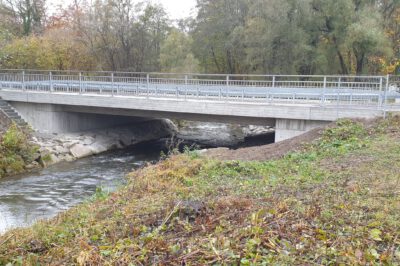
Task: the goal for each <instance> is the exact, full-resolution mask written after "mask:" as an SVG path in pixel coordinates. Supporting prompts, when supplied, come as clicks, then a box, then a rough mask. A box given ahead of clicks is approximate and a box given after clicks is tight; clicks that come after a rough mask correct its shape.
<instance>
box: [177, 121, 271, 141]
mask: <svg viewBox="0 0 400 266" xmlns="http://www.w3.org/2000/svg"><path fill="white" fill-rule="evenodd" d="M176 124H177V127H178V132H177V135H176V137H177V138H178V139H181V140H183V141H184V142H185V143H188V144H189V143H190V144H192V143H195V144H198V145H199V146H202V147H235V146H237V145H240V144H241V143H243V142H245V141H246V140H247V139H248V138H252V137H257V136H263V135H267V134H272V133H273V132H274V129H273V128H271V127H268V126H242V125H237V124H221V123H203V122H189V121H179V122H177V123H176Z"/></svg>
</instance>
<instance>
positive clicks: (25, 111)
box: [10, 102, 328, 141]
mask: <svg viewBox="0 0 400 266" xmlns="http://www.w3.org/2000/svg"><path fill="white" fill-rule="evenodd" d="M10 104H12V105H13V106H14V108H15V109H16V110H18V112H19V113H20V114H21V116H22V117H23V118H24V119H25V120H26V121H27V122H28V123H29V124H30V125H31V126H32V127H33V128H34V129H35V130H37V131H39V132H41V133H72V132H81V131H86V130H95V129H102V128H109V127H114V126H122V125H132V124H135V123H138V122H143V121H146V120H152V119H159V118H167V119H180V120H190V121H199V122H217V123H232V124H241V125H260V126H270V127H275V128H276V137H275V141H282V140H285V139H288V138H292V137H295V136H298V135H301V134H303V133H305V132H307V131H309V130H311V129H313V128H316V127H320V126H323V125H325V124H326V123H328V122H327V121H307V120H293V119H274V118H252V117H250V118H249V117H240V116H227V115H225V116H223V115H220V116H218V115H216V116H209V115H202V114H191V115H190V116H189V115H188V114H182V113H174V112H159V111H143V110H130V109H116V108H101V107H84V106H71V105H53V104H37V103H23V102H10Z"/></svg>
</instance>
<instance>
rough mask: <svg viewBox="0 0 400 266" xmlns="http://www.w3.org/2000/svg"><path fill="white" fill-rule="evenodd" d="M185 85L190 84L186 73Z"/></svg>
mask: <svg viewBox="0 0 400 266" xmlns="http://www.w3.org/2000/svg"><path fill="white" fill-rule="evenodd" d="M185 85H188V76H187V75H185Z"/></svg>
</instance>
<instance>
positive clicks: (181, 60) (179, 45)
mask: <svg viewBox="0 0 400 266" xmlns="http://www.w3.org/2000/svg"><path fill="white" fill-rule="evenodd" d="M192 43H193V40H192V39H191V37H190V36H188V35H187V34H185V33H183V32H180V31H179V30H177V29H172V30H171V31H170V33H169V35H168V37H167V39H166V40H165V41H164V43H163V44H162V46H161V54H160V64H161V71H163V72H170V73H197V72H198V71H199V68H198V65H199V62H198V60H197V59H195V57H194V55H193V53H192V51H191V48H192Z"/></svg>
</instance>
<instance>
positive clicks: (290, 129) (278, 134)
mask: <svg viewBox="0 0 400 266" xmlns="http://www.w3.org/2000/svg"><path fill="white" fill-rule="evenodd" d="M328 123H329V122H327V121H314V120H298V119H276V126H275V130H276V131H275V142H280V141H283V140H286V139H290V138H294V137H297V136H300V135H302V134H304V133H307V132H308V131H310V130H312V129H315V128H318V127H323V126H325V125H327V124H328Z"/></svg>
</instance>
